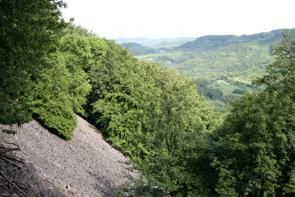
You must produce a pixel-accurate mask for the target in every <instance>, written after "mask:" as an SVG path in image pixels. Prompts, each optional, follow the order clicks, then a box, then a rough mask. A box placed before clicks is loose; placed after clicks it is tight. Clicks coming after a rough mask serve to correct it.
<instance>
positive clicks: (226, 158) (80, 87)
mask: <svg viewBox="0 0 295 197" xmlns="http://www.w3.org/2000/svg"><path fill="white" fill-rule="evenodd" d="M63 7H65V4H64V3H63V2H62V1H59V0H38V1H33V0H26V1H24V0H2V1H0V19H1V20H0V26H1V29H0V59H1V62H0V73H1V75H0V98H1V100H0V123H1V124H14V123H17V124H22V123H25V122H28V121H30V120H31V119H32V118H33V119H36V120H38V121H40V122H41V123H42V124H43V125H44V126H45V127H47V128H49V129H50V130H51V131H52V132H53V133H55V134H57V135H58V136H60V137H62V138H63V139H65V140H70V139H71V137H72V135H73V129H74V128H75V126H76V117H75V114H79V115H81V116H83V117H85V118H86V119H87V120H88V121H90V122H91V123H93V124H94V125H95V126H96V127H97V128H99V129H100V130H101V131H102V132H103V133H104V135H105V136H106V138H107V139H108V140H109V142H110V143H111V144H112V145H113V146H114V147H116V148H117V149H119V150H120V151H121V152H123V153H124V154H125V155H126V156H128V157H129V158H130V159H131V160H132V161H133V162H134V164H135V166H136V167H137V169H139V170H140V172H141V174H142V177H141V178H140V179H139V180H137V181H136V183H134V184H133V185H132V188H131V189H130V188H129V190H128V193H129V195H130V196H252V197H260V196H294V194H295V118H294V117H295V89H294V88H295V86H294V84H295V63H294V58H295V42H294V41H293V40H292V38H291V37H290V36H288V35H287V34H284V36H283V39H282V41H281V42H280V43H279V44H278V45H277V46H276V47H275V48H274V49H273V51H272V52H273V55H274V56H273V57H271V59H273V60H274V61H272V63H269V64H268V66H267V67H266V71H265V74H264V75H262V76H260V77H258V78H256V79H255V80H254V81H253V82H254V83H255V86H256V87H257V88H258V89H259V91H256V92H252V93H247V94H245V95H244V96H242V97H241V99H239V100H237V101H236V102H235V103H234V104H233V105H232V106H231V109H230V111H229V112H228V113H227V114H225V115H223V116H220V114H216V113H215V111H214V109H213V107H211V106H210V103H209V102H208V101H207V100H206V98H205V97H203V96H202V95H200V94H199V93H198V91H197V88H196V81H195V79H191V78H186V77H185V76H182V75H181V74H178V73H177V72H176V71H175V70H173V69H168V68H166V67H164V66H161V65H160V64H157V63H151V62H147V61H142V60H139V59H137V58H135V57H134V56H133V55H132V54H131V53H129V52H128V51H127V50H126V49H124V48H122V47H121V46H119V45H118V44H116V43H115V42H113V41H110V40H106V39H103V38H99V37H97V36H96V35H94V34H92V33H90V32H88V31H87V30H85V29H83V28H82V27H77V26H74V25H73V24H71V23H66V22H65V21H63V19H62V18H61V11H60V9H62V8H63ZM255 50H256V49H255ZM258 50H260V49H258ZM241 53H242V52H241ZM244 55H247V50H245V54H244ZM258 55H259V54H258ZM215 57H216V58H218V56H217V55H216V56H215ZM258 59H259V58H258ZM261 61H263V62H265V59H262V60H261ZM261 61H260V60H258V62H257V64H259V63H260V62H261ZM267 62H268V61H267ZM208 64H209V63H208ZM259 87H260V88H259Z"/></svg>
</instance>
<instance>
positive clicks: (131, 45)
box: [121, 42, 158, 55]
mask: <svg viewBox="0 0 295 197" xmlns="http://www.w3.org/2000/svg"><path fill="white" fill-rule="evenodd" d="M121 46H122V47H124V48H126V49H128V50H129V51H130V52H131V53H133V54H134V55H145V54H152V53H158V50H157V49H152V48H148V47H145V46H143V45H141V44H138V43H135V42H128V43H122V44H121Z"/></svg>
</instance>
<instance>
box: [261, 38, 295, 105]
mask: <svg viewBox="0 0 295 197" xmlns="http://www.w3.org/2000/svg"><path fill="white" fill-rule="evenodd" d="M273 53H274V55H275V56H276V59H275V61H274V62H273V63H272V64H271V65H270V66H268V67H267V74H266V75H264V76H263V77H262V78H260V79H259V80H258V81H257V82H258V83H259V84H264V85H266V87H267V91H278V92H280V93H281V94H287V95H289V96H290V97H291V98H292V99H293V100H295V87H294V84H295V63H294V58H295V41H294V40H292V38H291V36H290V35H289V34H288V33H285V34H284V38H283V41H282V42H281V43H280V44H279V45H278V46H277V47H276V48H274V50H273Z"/></svg>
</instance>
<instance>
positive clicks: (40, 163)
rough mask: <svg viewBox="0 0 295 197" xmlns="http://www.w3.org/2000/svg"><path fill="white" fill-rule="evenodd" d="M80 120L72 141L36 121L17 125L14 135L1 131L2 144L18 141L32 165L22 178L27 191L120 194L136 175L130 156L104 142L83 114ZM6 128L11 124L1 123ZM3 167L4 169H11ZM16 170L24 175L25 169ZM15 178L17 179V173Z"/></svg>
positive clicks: (18, 154) (23, 155)
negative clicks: (64, 138) (49, 130)
mask: <svg viewBox="0 0 295 197" xmlns="http://www.w3.org/2000/svg"><path fill="white" fill-rule="evenodd" d="M77 122H78V126H77V128H76V129H75V131H74V136H73V139H72V140H71V141H64V140H62V139H60V138H58V137H57V136H55V135H53V134H51V133H50V132H48V131H47V130H46V129H45V128H43V127H42V126H41V125H40V124H39V123H38V122H36V121H32V122H30V123H27V124H24V125H23V126H21V127H20V128H17V127H14V128H13V129H14V130H16V131H17V133H16V135H15V136H8V135H6V134H2V132H1V135H0V144H3V143H4V141H6V142H10V143H16V144H18V145H19V147H20V149H21V151H18V152H16V153H15V154H16V156H17V157H19V158H22V159H23V161H24V163H25V164H26V165H31V168H30V169H32V170H31V171H30V173H26V174H25V176H26V177H25V178H24V177H23V178H22V180H19V181H20V182H21V183H20V184H22V185H23V186H24V187H23V188H24V191H26V192H28V193H27V194H28V195H30V196H40V195H44V196H63V195H64V196H117V192H118V188H119V187H120V186H121V185H122V184H124V183H126V182H127V181H128V178H127V177H130V176H133V177H134V176H136V175H135V173H133V172H131V171H130V167H131V164H130V163H129V160H128V159H126V158H125V157H124V156H123V155H122V154H121V153H120V152H119V151H117V150H115V149H114V148H112V147H111V146H110V145H109V144H108V143H107V142H105V141H104V139H103V137H102V135H101V134H100V133H99V131H97V130H96V129H95V128H94V127H93V126H92V125H90V124H89V123H87V122H86V121H85V120H83V119H82V118H80V117H77ZM4 129H9V127H7V126H4V125H0V131H2V130H4ZM2 167H3V165H1V166H0V168H1V171H3V173H8V174H9V172H11V169H2ZM24 169H27V168H25V167H24ZM16 172H17V174H22V175H19V176H24V172H22V170H18V171H16ZM32 173H34V177H35V178H34V179H38V180H39V181H38V183H37V185H35V186H34V184H36V183H34V182H32V180H31V179H27V180H26V178H29V177H32ZM36 177H37V178H36ZM12 178H13V177H12ZM14 178H15V180H14V181H16V182H17V179H18V177H17V176H16V177H14ZM25 180H26V181H27V182H25ZM0 181H1V179H0ZM49 186H50V187H49ZM0 188H1V185H0ZM50 188H51V189H50ZM52 192H54V193H52ZM0 194H1V193H0Z"/></svg>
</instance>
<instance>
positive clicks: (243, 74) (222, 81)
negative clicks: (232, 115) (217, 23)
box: [122, 29, 295, 109]
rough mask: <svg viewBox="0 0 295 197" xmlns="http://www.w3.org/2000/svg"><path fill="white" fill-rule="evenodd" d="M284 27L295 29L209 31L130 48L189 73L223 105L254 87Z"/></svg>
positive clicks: (201, 88)
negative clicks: (155, 46) (170, 43)
mask: <svg viewBox="0 0 295 197" xmlns="http://www.w3.org/2000/svg"><path fill="white" fill-rule="evenodd" d="M285 31H288V32H289V33H290V34H291V35H292V36H295V29H290V30H274V31H271V32H266V33H258V34H253V35H242V36H234V35H224V36H223V35H220V36H218V35H212V36H203V37H200V38H197V39H195V40H193V41H190V42H186V43H184V44H181V45H180V46H177V47H174V48H164V47H163V48H162V49H161V50H158V52H155V51H153V52H152V53H149V54H142V55H140V54H139V53H138V52H136V49H134V48H132V49H131V51H132V52H133V53H134V54H137V57H138V58H139V59H142V60H146V61H151V62H158V63H160V64H163V65H166V66H167V67H169V68H175V69H176V70H177V71H179V72H180V73H182V74H184V75H186V76H189V77H190V78H192V79H193V80H195V81H196V83H197V85H198V87H199V91H200V92H201V93H202V94H203V95H205V96H206V97H208V98H209V99H210V100H211V102H213V103H214V104H216V105H217V106H218V109H222V108H223V106H224V104H225V103H227V102H229V101H232V100H236V99H238V98H239V97H240V96H241V95H243V94H244V93H246V92H249V91H255V87H254V86H253V85H252V81H253V80H254V79H256V78H257V77H259V76H262V75H263V74H264V73H265V67H266V66H267V65H268V64H270V63H271V62H273V57H272V56H271V53H272V48H273V47H274V46H275V45H276V44H277V43H278V42H280V40H281V39H282V34H283V33H284V32H285ZM122 46H123V47H125V46H124V44H123V45H122Z"/></svg>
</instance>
